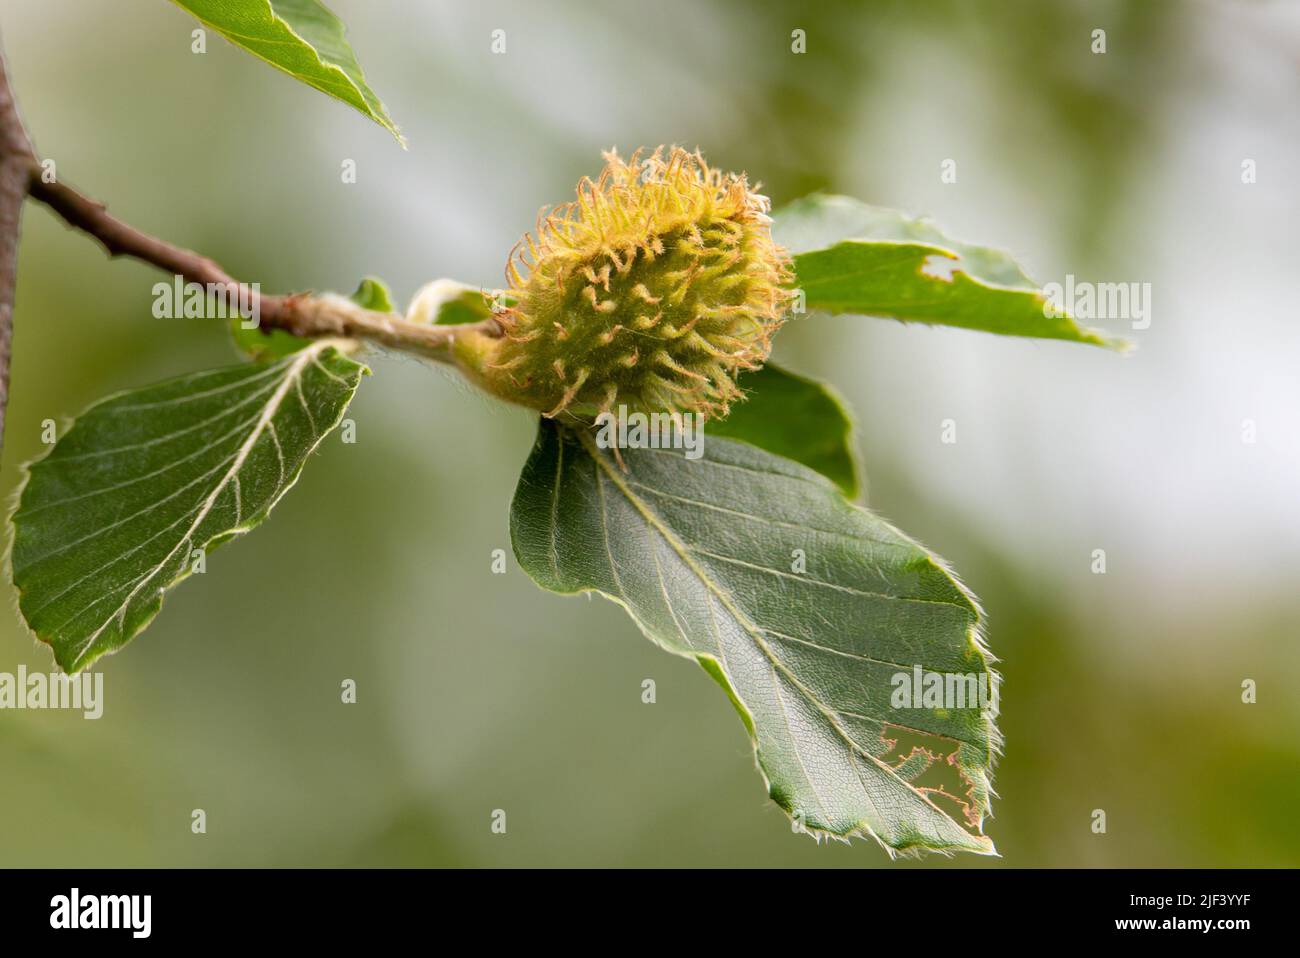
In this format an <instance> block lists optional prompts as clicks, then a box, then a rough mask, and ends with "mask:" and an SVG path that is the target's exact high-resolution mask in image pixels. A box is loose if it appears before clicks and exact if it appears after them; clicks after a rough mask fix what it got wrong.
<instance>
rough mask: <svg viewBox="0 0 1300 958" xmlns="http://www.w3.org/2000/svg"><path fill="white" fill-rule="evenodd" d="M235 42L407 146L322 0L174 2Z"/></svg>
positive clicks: (334, 18)
mask: <svg viewBox="0 0 1300 958" xmlns="http://www.w3.org/2000/svg"><path fill="white" fill-rule="evenodd" d="M172 2H173V3H175V4H176V5H177V6H178V7H181V8H182V9H184V10H188V11H189V12H190V13H192V14H194V16H196V17H197V18H198V19H199V20H200V21H201V22H203V23H204V24H206V25H207V26H209V27H211V28H212V29H214V30H216V31H217V32H218V33H220V34H221V35H222V36H224V37H225V38H226V39H227V40H229V41H230V42H231V43H233V44H235V45H236V46H238V47H243V48H244V49H245V50H247V51H248V52H249V53H251V54H253V55H254V56H256V57H260V58H261V59H263V60H265V61H266V62H267V63H269V64H271V66H273V67H276V68H278V69H280V70H283V71H284V72H285V73H287V74H289V75H290V76H292V77H295V78H297V79H299V80H301V81H302V82H303V83H306V84H307V85H308V86H311V87H315V88H316V89H317V90H320V91H321V92H322V93H328V94H329V95H330V96H332V97H335V98H336V99H339V100H342V101H343V102H344V103H346V104H348V105H349V106H351V107H354V108H355V109H357V110H359V111H361V112H362V113H364V114H365V115H366V116H368V117H370V118H371V119H372V120H374V121H375V122H376V123H378V124H379V125H380V126H382V127H384V128H385V129H387V130H388V131H389V132H390V133H392V134H393V136H395V137H397V141H398V142H399V143H402V144H403V145H405V141H404V140H403V139H402V135H401V133H399V132H398V129H397V127H396V126H395V125H394V123H393V121H392V119H390V118H389V116H388V111H386V110H385V109H384V105H383V104H382V103H381V102H379V97H377V96H375V93H374V91H373V90H371V89H370V87H369V86H368V85H367V84H366V78H365V74H364V73H362V71H361V64H359V63H358V62H357V58H356V54H354V53H353V52H352V47H351V46H350V45H349V44H348V41H347V38H346V36H345V32H346V31H345V29H344V26H343V21H341V20H340V19H339V18H338V17H336V16H335V15H334V14H333V13H331V12H330V10H329V9H328V8H327V7H326V6H325V5H324V4H322V3H320V2H318V0H172Z"/></svg>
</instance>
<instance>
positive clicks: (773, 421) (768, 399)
mask: <svg viewBox="0 0 1300 958" xmlns="http://www.w3.org/2000/svg"><path fill="white" fill-rule="evenodd" d="M739 383H740V386H741V387H742V388H743V389H744V390H745V392H746V393H747V398H746V399H745V401H744V402H741V403H737V404H736V405H734V406H732V407H731V414H730V415H729V416H727V418H725V419H710V420H709V422H708V423H707V424H706V425H705V433H706V434H707V436H708V437H709V438H712V437H714V436H723V437H726V438H730V439H741V440H744V441H745V442H748V443H751V444H753V445H755V446H758V447H759V448H760V449H766V450H767V451H768V452H771V453H775V454H776V455H778V456H784V457H785V458H787V459H793V460H794V461H795V462H798V463H802V464H803V465H805V466H807V467H808V468H810V469H815V470H817V471H818V472H820V473H821V474H822V475H823V476H825V477H826V478H828V479H830V480H831V481H832V482H834V483H835V484H836V485H837V486H839V487H840V490H841V491H842V492H843V493H844V494H845V495H846V496H848V497H849V498H850V499H855V498H857V496H858V493H859V492H860V491H861V479H860V476H861V472H862V470H861V465H860V463H859V461H858V454H857V448H856V445H855V440H854V423H853V418H852V416H851V415H850V413H849V410H848V407H847V406H846V405H845V403H844V400H843V399H841V398H840V396H839V395H838V394H837V393H836V392H835V391H834V390H832V389H831V388H830V387H829V386H827V385H826V384H825V383H822V382H818V381H817V380H815V379H809V378H807V377H805V376H800V375H797V374H795V373H792V372H790V371H789V370H788V369H782V368H781V367H779V366H776V365H773V364H772V363H768V364H767V365H766V366H764V367H763V368H762V369H758V370H755V371H754V372H748V373H743V374H742V375H741V377H740V380H739ZM705 441H706V442H707V439H706V440H705Z"/></svg>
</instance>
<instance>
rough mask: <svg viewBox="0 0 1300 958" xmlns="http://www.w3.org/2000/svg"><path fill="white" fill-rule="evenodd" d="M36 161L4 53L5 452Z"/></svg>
mask: <svg viewBox="0 0 1300 958" xmlns="http://www.w3.org/2000/svg"><path fill="white" fill-rule="evenodd" d="M35 161H36V154H35V153H34V152H33V151H32V144H31V141H30V140H29V139H28V138H27V131H26V130H25V129H24V128H23V122H22V119H21V118H20V117H19V116H18V106H17V104H16V103H14V98H13V93H11V92H10V90H9V77H8V74H7V72H6V71H5V63H4V54H3V53H0V450H3V449H4V428H5V411H6V409H8V406H9V348H10V344H11V342H12V340H13V328H14V325H13V323H14V287H15V285H16V284H17V281H18V231H19V227H20V222H21V220H22V212H23V200H24V199H25V198H26V196H27V188H28V184H29V183H30V182H31V177H32V169H33V164H34V163H35Z"/></svg>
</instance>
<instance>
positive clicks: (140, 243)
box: [0, 53, 501, 448]
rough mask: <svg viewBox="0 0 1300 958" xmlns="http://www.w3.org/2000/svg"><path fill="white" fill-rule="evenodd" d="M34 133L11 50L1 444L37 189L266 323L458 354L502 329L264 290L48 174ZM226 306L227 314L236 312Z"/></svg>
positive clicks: (0, 294) (81, 224) (3, 157)
mask: <svg viewBox="0 0 1300 958" xmlns="http://www.w3.org/2000/svg"><path fill="white" fill-rule="evenodd" d="M41 172H42V170H41V165H40V161H39V160H38V159H37V156H36V151H35V150H34V149H33V147H32V144H31V140H30V139H28V136H27V132H26V130H25V128H24V127H23V124H22V120H21V118H20V117H19V115H18V109H17V105H16V104H15V102H14V99H13V96H12V94H11V93H10V91H9V84H8V78H7V74H6V70H5V63H4V55H3V53H0V448H2V444H3V441H4V408H5V400H6V398H7V396H8V385H9V342H10V334H11V330H12V320H13V294H14V282H15V278H16V268H17V259H18V233H19V215H20V214H21V211H22V203H23V199H24V198H25V197H26V196H28V195H30V196H31V197H32V198H33V199H36V200H39V201H40V202H42V203H44V204H45V205H46V206H48V207H49V208H50V209H51V210H53V211H54V212H55V213H57V214H58V215H59V216H60V217H61V218H62V219H63V221H64V222H65V223H67V224H68V225H69V226H71V227H73V228H74V229H78V230H81V231H82V232H83V233H86V234H87V235H89V236H93V237H94V238H95V239H97V240H98V241H99V242H100V243H101V244H102V245H103V246H104V248H105V249H106V250H107V251H108V253H109V255H110V256H130V257H132V258H133V259H138V260H141V261H143V262H146V263H150V264H152V265H154V266H157V267H158V268H159V269H162V270H164V271H166V272H168V273H171V274H173V275H177V276H181V277H183V278H184V279H185V281H186V282H191V283H198V284H200V285H202V286H204V287H205V288H206V289H207V290H209V291H210V292H212V293H213V295H214V296H216V297H218V298H222V297H224V298H226V300H227V302H226V305H227V306H229V307H231V310H233V308H234V307H235V305H236V304H237V303H238V302H242V303H244V304H253V306H254V309H255V315H256V316H257V317H258V320H259V325H260V326H261V327H262V328H264V329H283V330H286V331H287V332H290V333H293V334H294V335H296V336H302V337H306V338H321V337H336V338H344V339H361V340H367V341H369V342H374V343H378V344H380V345H383V346H387V347H389V348H392V349H398V350H403V351H405V352H412V353H417V354H419V355H421V356H425V357H427V358H431V359H436V360H439V361H441V362H453V361H454V360H453V359H452V355H451V347H452V345H453V343H454V342H455V340H456V339H457V338H458V337H461V336H469V335H488V336H499V335H500V334H501V327H500V325H499V324H498V323H497V322H496V320H494V319H488V320H484V321H483V322H480V323H472V324H464V325H458V326H428V325H424V324H421V323H412V322H408V321H407V320H405V319H403V318H402V317H401V316H399V315H398V314H396V313H383V312H377V311H375V310H370V309H363V308H361V307H360V306H357V305H356V304H354V303H352V302H350V301H349V300H346V299H344V298H342V297H339V296H316V295H312V294H310V293H294V294H290V295H287V296H264V295H261V294H260V292H259V291H258V290H257V289H255V288H253V287H249V286H247V285H246V284H243V283H241V282H239V281H238V280H236V279H234V278H233V277H232V276H230V275H229V274H228V273H227V272H226V271H225V270H224V269H222V268H221V267H220V266H219V265H218V264H217V263H216V262H214V261H213V260H211V259H209V258H208V257H206V256H203V255H201V254H199V253H196V252H194V251H193V250H188V249H185V248H183V247H180V246H174V245H173V244H171V243H168V242H166V241H165V240H161V239H159V238H157V237H156V236H151V235H149V234H148V233H144V232H142V231H140V230H138V229H136V228H135V227H134V226H131V225H130V224H129V223H125V222H123V221H122V220H120V219H118V218H117V217H115V216H113V215H112V214H111V213H109V212H108V209H107V208H106V207H105V206H104V204H103V203H100V202H98V201H97V200H93V199H91V198H89V197H87V196H84V195H83V194H81V193H79V192H77V191H76V190H75V189H73V188H72V187H70V186H68V185H67V184H66V183H62V182H58V181H57V180H55V181H52V182H47V181H46V179H45V178H44V177H42V176H41ZM231 310H227V311H226V312H227V315H235V313H234V312H233V311H231Z"/></svg>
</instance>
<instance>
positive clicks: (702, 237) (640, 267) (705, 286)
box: [460, 147, 792, 417]
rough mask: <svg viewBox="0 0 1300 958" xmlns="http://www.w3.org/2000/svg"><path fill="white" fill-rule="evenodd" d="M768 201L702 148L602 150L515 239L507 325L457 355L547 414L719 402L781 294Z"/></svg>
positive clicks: (484, 379)
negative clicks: (558, 201)
mask: <svg viewBox="0 0 1300 958" xmlns="http://www.w3.org/2000/svg"><path fill="white" fill-rule="evenodd" d="M768 209H769V205H768V200H767V198H766V197H765V196H762V195H760V194H758V193H756V192H753V191H752V190H751V189H750V187H749V184H748V182H747V180H746V178H745V176H744V175H743V174H736V173H723V172H721V171H719V170H715V169H711V168H710V167H709V166H708V164H706V163H705V161H704V158H703V157H702V156H701V155H700V153H699V151H698V150H697V151H695V152H693V153H691V152H687V151H686V150H683V149H680V148H678V147H673V148H672V149H670V150H667V151H665V150H664V148H663V147H660V148H659V149H656V150H654V151H653V152H652V153H650V154H648V155H643V153H642V151H641V150H638V151H637V152H636V153H634V154H633V155H632V158H631V160H630V161H628V162H624V161H623V160H622V159H621V158H620V157H619V156H618V154H617V152H614V151H610V152H608V153H606V154H605V168H604V170H603V171H602V172H601V174H600V177H599V178H598V179H597V180H596V181H594V182H593V181H592V180H590V179H588V178H586V177H584V178H583V179H582V180H581V181H580V182H579V184H578V189H577V199H576V200H574V201H573V202H571V203H568V204H566V205H564V206H561V207H559V208H557V209H555V210H553V211H551V212H550V213H546V212H545V211H543V214H541V215H539V216H538V221H537V227H536V230H535V232H534V233H532V234H526V235H525V236H524V238H523V240H521V241H520V243H519V244H518V245H517V246H516V247H515V250H514V251H513V252H512V253H511V256H510V261H509V263H508V265H507V268H506V278H507V281H508V283H509V289H508V291H507V293H508V296H509V297H510V298H511V299H512V300H513V301H514V302H513V305H511V306H510V307H509V308H508V309H506V310H505V311H504V312H502V313H500V314H498V320H499V322H500V324H501V326H502V329H503V331H504V335H503V336H502V337H500V338H498V339H495V340H491V341H484V340H478V341H475V342H471V343H467V344H466V349H465V350H464V351H463V353H462V355H461V357H460V358H461V360H462V365H463V366H465V367H466V368H467V372H469V373H470V374H471V375H472V376H473V377H474V378H475V379H476V380H478V381H479V382H480V383H481V384H482V385H483V386H485V387H486V388H487V389H488V390H489V391H491V392H493V393H495V394H497V395H499V396H501V397H502V398H505V399H508V400H511V401H512V402H516V403H521V404H523V405H526V406H530V407H532V408H535V409H538V410H541V411H542V413H543V414H544V415H546V416H552V417H554V416H558V415H560V414H561V413H565V412H567V413H570V414H574V415H584V414H591V413H594V412H601V411H610V410H612V409H613V408H615V407H616V406H617V405H623V406H627V407H628V409H629V410H631V411H641V412H669V413H702V414H704V415H705V416H724V415H726V413H727V411H728V408H729V406H730V404H731V403H732V402H734V401H735V400H737V399H739V398H741V396H742V393H741V390H740V389H739V388H738V387H737V385H736V375H737V374H738V373H739V372H741V371H743V370H747V369H755V368H757V367H759V366H761V365H762V364H763V362H764V361H765V360H766V359H767V357H768V354H769V353H770V351H771V346H772V343H771V339H772V334H773V333H774V332H775V331H776V330H777V329H778V328H779V327H780V325H781V323H782V322H783V321H784V318H785V314H786V310H787V307H788V306H789V303H790V297H791V293H790V290H789V285H790V283H791V281H792V273H791V267H790V258H789V256H788V254H787V253H786V252H785V250H783V249H782V248H781V247H779V246H777V245H776V243H775V242H774V241H773V240H772V232H771V222H772V221H771V219H770V218H769V217H768V215H767V212H768Z"/></svg>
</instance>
